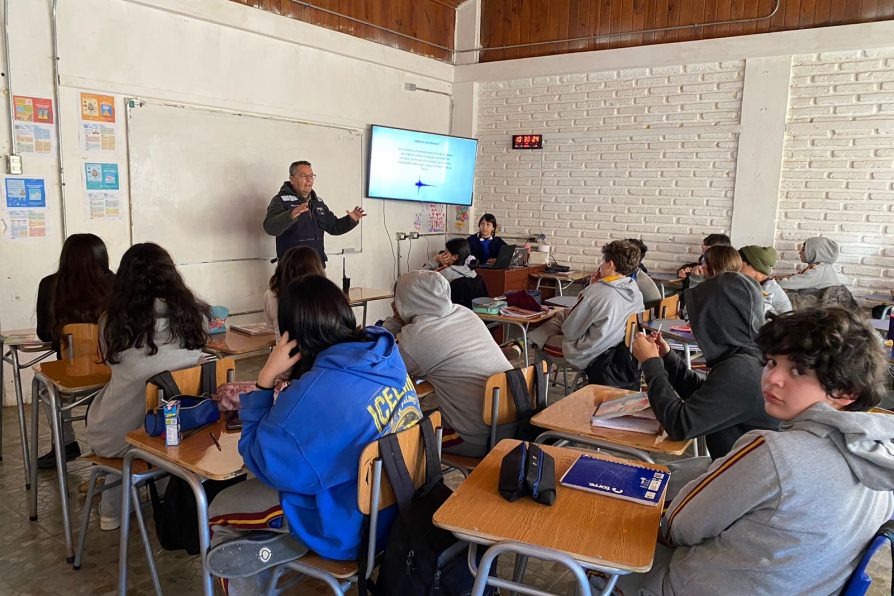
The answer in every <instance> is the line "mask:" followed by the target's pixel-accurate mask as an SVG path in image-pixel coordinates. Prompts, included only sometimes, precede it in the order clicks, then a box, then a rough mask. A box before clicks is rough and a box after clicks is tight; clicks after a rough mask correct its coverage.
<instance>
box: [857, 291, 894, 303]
mask: <svg viewBox="0 0 894 596" xmlns="http://www.w3.org/2000/svg"><path fill="white" fill-rule="evenodd" d="M863 299H865V300H869V301H870V302H881V303H882V304H894V290H891V292H888V293H884V292H876V293H874V294H866V295H865V296H863Z"/></svg>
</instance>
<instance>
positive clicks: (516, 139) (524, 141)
mask: <svg viewBox="0 0 894 596" xmlns="http://www.w3.org/2000/svg"><path fill="white" fill-rule="evenodd" d="M512 148H513V149H543V135H512Z"/></svg>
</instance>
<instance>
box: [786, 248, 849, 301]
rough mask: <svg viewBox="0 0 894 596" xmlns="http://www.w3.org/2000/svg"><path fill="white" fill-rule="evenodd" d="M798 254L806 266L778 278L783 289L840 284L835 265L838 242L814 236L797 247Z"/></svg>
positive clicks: (815, 288)
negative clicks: (796, 271)
mask: <svg viewBox="0 0 894 596" xmlns="http://www.w3.org/2000/svg"><path fill="white" fill-rule="evenodd" d="M798 255H799V256H800V257H801V262H802V263H807V267H805V268H804V269H802V270H801V271H799V272H798V273H794V274H792V275H789V276H787V277H785V278H782V279H779V285H780V286H782V289H783V290H822V289H823V288H831V287H832V286H840V285H842V281H841V279H840V278H839V277H838V273H837V272H836V271H835V266H834V265H833V264H832V263H834V262H835V261H837V260H838V243H837V242H835V241H834V240H831V239H829V238H823V237H822V236H814V237H813V238H808V239H807V240H805V241H804V243H803V244H801V246H800V247H799V251H798Z"/></svg>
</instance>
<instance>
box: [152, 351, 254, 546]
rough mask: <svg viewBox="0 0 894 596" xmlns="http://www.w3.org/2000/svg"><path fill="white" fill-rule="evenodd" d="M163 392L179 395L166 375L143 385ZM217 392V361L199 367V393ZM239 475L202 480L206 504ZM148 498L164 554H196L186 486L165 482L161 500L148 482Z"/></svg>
mask: <svg viewBox="0 0 894 596" xmlns="http://www.w3.org/2000/svg"><path fill="white" fill-rule="evenodd" d="M147 382H149V383H153V384H155V385H157V386H159V387H161V389H162V390H163V391H164V392H165V396H166V397H170V396H174V395H180V388H179V387H178V386H177V382H176V381H174V377H173V376H172V375H171V373H170V372H168V371H164V372H161V373H159V374H157V375H155V376H153V377H152V378H150V379H149V381H147ZM216 389H217V361H211V362H206V363H204V364H203V365H202V384H201V386H200V390H199V392H200V393H201V394H202V395H206V396H210V395H211V394H212V393H214V391H215V390H216ZM245 477H246V475H245V474H242V475H240V476H237V477H235V478H231V479H230V480H206V481H205V482H203V483H202V487H203V488H204V489H205V496H206V498H207V499H208V504H209V505H210V504H211V501H212V500H213V499H214V497H216V496H217V493H219V492H220V491H222V490H223V489H225V488H227V487H229V486H232V485H234V484H238V483H240V482H242V481H243V480H245ZM149 497H150V499H151V500H152V518H153V519H154V520H155V533H156V534H157V535H158V541H159V542H160V543H161V547H162V548H163V549H165V550H181V549H185V550H186V552H187V553H188V554H190V555H197V554H199V516H198V514H197V513H196V498H195V495H193V493H192V489H191V488H190V486H189V484H188V483H187V482H186V481H185V480H182V479H180V478H178V477H177V476H171V477H170V478H169V479H168V486H167V488H165V494H164V497H161V496H160V495H159V494H158V488H157V487H156V486H155V481H154V480H150V481H149Z"/></svg>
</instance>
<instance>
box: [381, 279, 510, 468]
mask: <svg viewBox="0 0 894 596" xmlns="http://www.w3.org/2000/svg"><path fill="white" fill-rule="evenodd" d="M394 305H395V307H396V308H397V312H398V314H399V315H400V317H401V319H403V320H404V322H405V323H406V324H405V325H404V326H403V327H402V328H401V330H400V343H399V345H398V347H399V348H400V353H401V356H403V359H404V363H405V364H406V365H407V371H409V373H410V375H411V376H412V377H413V378H417V377H422V378H424V379H425V380H426V381H428V382H430V383H431V384H432V386H433V387H434V389H435V397H436V399H437V402H438V409H439V410H440V411H441V414H442V415H443V416H444V422H445V424H447V426H449V427H450V428H452V429H454V430H455V431H457V432H458V433H459V436H460V438H462V440H463V441H464V442H466V443H473V444H477V445H480V446H481V454H482V455H483V454H484V452H485V451H486V450H487V438H488V432H489V428H488V427H487V426H486V425H485V424H484V421H483V420H482V418H481V415H482V412H483V404H484V386H485V384H486V383H487V379H488V378H489V377H490V376H491V375H494V374H497V373H501V372H504V371H507V370H509V369H510V368H512V365H511V364H509V361H508V360H506V357H505V356H504V355H503V352H502V351H501V350H500V347H499V346H498V345H497V343H496V342H495V341H494V340H493V337H491V335H490V333H489V332H488V330H487V327H486V326H485V325H484V322H483V321H482V320H481V319H479V318H478V316H476V315H475V314H474V313H473V312H472V311H470V310H469V309H467V308H465V307H462V306H460V305H458V304H453V303H451V301H450V285H449V284H448V283H447V280H446V279H445V278H444V276H442V275H440V274H438V273H436V272H434V271H411V272H409V273H407V274H406V275H403V276H401V278H400V280H399V281H398V282H397V289H396V290H395V293H394Z"/></svg>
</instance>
